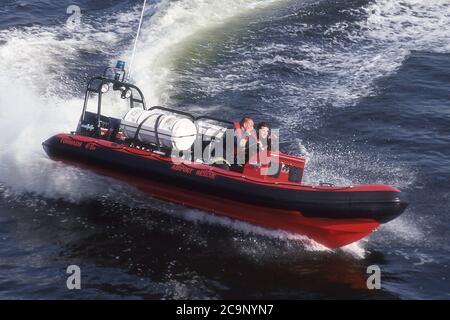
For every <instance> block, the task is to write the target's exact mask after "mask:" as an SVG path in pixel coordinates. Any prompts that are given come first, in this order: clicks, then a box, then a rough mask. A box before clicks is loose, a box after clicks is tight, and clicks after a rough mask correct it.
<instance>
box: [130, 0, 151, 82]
mask: <svg viewBox="0 0 450 320" xmlns="http://www.w3.org/2000/svg"><path fill="white" fill-rule="evenodd" d="M146 5H147V0H144V5H143V6H142V12H141V18H140V20H139V27H138V30H137V33H136V39H135V40H134V47H133V54H132V56H131V62H130V68H129V70H128V76H127V82H128V80H130V77H131V71H132V68H133V61H134V56H135V54H136V48H137V44H138V41H139V34H140V32H141V27H142V20H143V19H144V12H145V6H146Z"/></svg>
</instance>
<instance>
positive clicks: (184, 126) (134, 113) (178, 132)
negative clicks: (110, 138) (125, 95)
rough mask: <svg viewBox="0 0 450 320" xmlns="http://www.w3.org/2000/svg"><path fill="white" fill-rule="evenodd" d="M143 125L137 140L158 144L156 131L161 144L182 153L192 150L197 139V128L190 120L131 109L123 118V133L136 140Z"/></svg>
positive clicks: (164, 113)
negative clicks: (137, 131)
mask: <svg viewBox="0 0 450 320" xmlns="http://www.w3.org/2000/svg"><path fill="white" fill-rule="evenodd" d="M157 121H158V126H157V128H155V125H156V122H157ZM142 123H143V125H142V127H141V130H140V131H139V133H138V136H137V138H138V140H139V141H141V142H143V143H157V138H156V131H155V129H157V132H158V138H159V143H161V144H162V145H164V146H166V147H168V148H173V149H176V150H180V151H185V150H188V149H189V148H191V147H192V145H193V144H194V142H195V139H196V138H197V127H196V125H195V124H194V123H193V122H192V121H191V120H190V119H188V118H184V117H182V116H179V115H177V114H172V113H168V112H163V111H160V110H151V111H145V110H142V109H137V108H133V109H131V110H130V111H129V112H128V113H127V114H126V115H125V117H124V118H123V121H122V131H123V133H124V134H125V136H126V137H128V138H134V137H135V135H136V130H137V129H138V127H139V126H140V125H141V124H142Z"/></svg>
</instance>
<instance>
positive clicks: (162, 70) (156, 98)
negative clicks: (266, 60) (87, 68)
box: [126, 0, 287, 105]
mask: <svg viewBox="0 0 450 320" xmlns="http://www.w3.org/2000/svg"><path fill="white" fill-rule="evenodd" d="M278 2H280V3H281V2H287V0H227V1H221V0H195V1H192V0H180V1H161V2H160V3H158V4H157V5H156V11H155V14H154V15H153V16H152V17H151V20H150V21H147V22H146V23H145V25H144V28H143V31H142V38H141V40H140V43H139V46H138V52H137V55H136V61H135V65H136V66H138V67H137V68H135V71H134V79H135V80H136V82H137V83H139V84H141V85H143V90H144V94H145V96H146V98H147V101H149V102H150V103H151V104H154V105H165V104H167V103H168V102H169V99H170V97H169V96H168V93H169V92H170V91H171V90H172V86H173V83H174V81H176V79H177V74H176V72H174V70H173V68H174V62H175V61H176V59H177V57H180V56H181V55H183V53H184V51H183V50H184V49H185V47H186V45H187V44H189V41H190V40H191V41H196V40H197V41H198V40H199V39H198V38H196V36H197V35H198V34H199V33H201V32H203V31H205V30H208V29H214V28H217V27H219V26H220V25H223V24H226V23H232V21H233V19H234V18H237V17H240V16H242V15H245V14H250V13H253V12H255V11H256V10H258V9H262V8H266V7H268V6H270V5H273V4H275V3H278ZM126 56H130V54H129V53H128V54H127V55H126Z"/></svg>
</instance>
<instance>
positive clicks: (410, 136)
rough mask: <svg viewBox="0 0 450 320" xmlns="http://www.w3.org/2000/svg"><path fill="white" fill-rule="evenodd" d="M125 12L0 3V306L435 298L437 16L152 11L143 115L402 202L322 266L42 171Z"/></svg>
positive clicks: (300, 242) (265, 241)
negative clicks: (76, 278)
mask: <svg viewBox="0 0 450 320" xmlns="http://www.w3.org/2000/svg"><path fill="white" fill-rule="evenodd" d="M72 4H76V5H78V6H79V7H80V9H81V17H80V23H75V25H72V27H71V26H70V25H69V26H68V25H67V19H68V18H69V15H68V14H67V13H66V10H67V7H68V6H69V5H72ZM140 4H141V1H134V0H120V1H119V0H108V1H105V0H102V1H94V0H89V1H88V0H80V1H69V0H63V1H61V0H58V1H56V0H45V1H32V0H20V1H16V0H3V1H2V5H1V6H0V67H1V72H0V87H1V88H2V90H1V94H0V127H1V128H2V135H1V137H0V147H1V148H0V150H1V152H0V298H2V299H13V298H18V299H57V298H63V299H72V298H87V299H102V298H106V299H135V298H137V299H186V298H188V299H191V298H193V299H195V298H198V299H216V298H277V299H278V298H286V299H317V298H319V299H322V298H331V299H334V298H344V299H380V298H387V299H438V298H439V299H449V298H450V268H449V263H450V258H449V253H450V243H449V240H450V231H449V225H450V216H449V213H450V212H449V206H450V129H449V128H450V101H449V97H450V32H449V30H450V2H449V1H448V0H430V1H416V0H403V1H394V0H373V1H365V0H364V1H363V0H361V1H346V0H334V1H331V0H328V1H326V0H322V1H320V0H317V1H300V0H291V1H289V0H227V1H216V0H208V1H207V0H178V1H169V0H160V1H155V0H152V1H150V4H149V7H148V9H147V10H146V13H145V19H144V25H143V30H142V38H141V41H140V42H139V46H138V52H137V55H136V60H135V63H134V68H133V73H132V79H133V80H134V81H135V82H136V83H137V84H138V85H139V86H140V87H142V89H143V90H144V93H145V95H146V98H147V100H148V101H149V103H150V104H154V105H156V104H161V105H166V106H172V107H177V108H179V109H183V110H188V111H191V112H195V113H198V114H199V113H208V114H210V115H216V116H217V115H220V116H222V117H227V118H230V119H239V118H241V117H242V116H243V115H244V114H247V115H250V116H252V117H254V118H255V119H257V120H267V121H270V122H272V123H273V124H274V126H277V127H279V128H281V133H282V148H283V149H284V150H285V151H287V152H289V153H292V154H297V155H300V154H305V155H306V156H307V158H308V159H309V165H308V169H307V172H306V177H305V178H306V182H307V183H313V184H314V183H319V182H324V181H326V182H332V183H335V184H360V183H385V184H390V185H395V186H397V187H399V188H401V189H402V190H403V191H404V192H405V193H406V194H407V196H408V198H409V201H410V206H409V208H408V209H407V211H406V212H405V214H404V215H402V216H401V217H400V218H398V219H396V220H395V221H393V222H391V223H389V224H387V225H384V226H383V227H381V228H380V229H379V230H378V231H377V232H375V233H374V234H373V235H371V236H370V237H368V238H367V239H365V240H362V241H360V242H358V243H356V244H353V245H350V246H349V247H346V248H343V249H339V250H335V251H329V250H326V249H324V248H323V247H321V246H319V245H317V244H314V243H313V242H311V241H308V240H305V239H303V238H301V237H298V236H292V235H288V234H285V233H283V232H278V231H269V230H264V229H261V228H257V227H253V226H250V225H247V224H244V223H239V222H235V221H230V220H227V219H222V218H214V217H212V216H210V215H208V214H205V213H202V212H200V211H196V210H191V209H187V208H183V207H179V206H175V205H172V204H169V203H163V202H160V201H156V200H154V199H151V198H149V197H148V196H146V195H143V194H141V193H139V192H138V191H137V190H134V189H133V188H131V187H130V186H127V185H126V184H124V183H121V182H119V181H115V180H113V179H110V178H105V177H102V176H99V175H95V174H93V173H91V172H89V171H85V170H81V169H77V168H72V167H69V166H66V165H63V164H60V163H55V162H52V161H51V160H49V159H47V157H46V156H45V154H44V152H43V150H42V148H41V142H42V141H43V140H45V139H46V138H48V137H49V136H51V135H52V134H55V133H58V132H67V131H70V130H73V129H74V128H75V125H76V122H77V119H78V117H79V112H80V110H81V104H82V96H83V87H84V86H85V84H86V81H87V79H88V77H89V76H93V75H95V74H97V73H98V72H99V71H101V70H102V68H103V66H105V65H109V64H111V63H112V62H113V61H114V60H116V59H118V58H124V59H126V60H127V61H128V60H129V57H130V53H131V47H132V42H133V37H134V34H135V31H136V27H137V24H138V17H139V10H140ZM73 264H75V265H78V266H80V268H81V270H82V289H81V290H79V291H69V290H68V289H67V287H66V277H67V275H66V273H65V271H66V268H67V266H69V265H73ZM370 265H378V266H379V267H380V268H381V271H382V289H381V290H375V291H369V290H368V289H367V287H366V279H367V276H368V275H367V274H366V269H367V267H368V266H370Z"/></svg>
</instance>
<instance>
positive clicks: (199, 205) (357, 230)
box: [64, 159, 380, 249]
mask: <svg viewBox="0 0 450 320" xmlns="http://www.w3.org/2000/svg"><path fill="white" fill-rule="evenodd" d="M64 161H65V162H69V163H71V164H75V165H77V166H80V163H79V162H73V161H68V160H66V159H64ZM82 166H83V167H88V168H91V169H93V170H94V171H97V172H99V173H102V174H104V175H107V176H110V177H113V178H117V179H119V180H122V181H126V182H127V183H129V184H130V185H133V186H135V187H136V188H138V189H140V190H142V191H143V192H145V193H147V194H149V195H151V196H154V197H155V198H159V199H162V200H166V201H170V202H173V203H177V204H181V205H184V206H188V207H192V208H195V209H200V210H204V211H207V212H211V213H214V214H217V215H221V216H225V217H229V218H232V219H236V220H240V221H245V222H248V223H251V224H254V225H258V226H261V227H264V228H268V229H273V230H283V231H287V232H289V233H292V234H298V235H302V236H306V237H308V238H310V239H312V240H314V241H316V242H317V243H319V244H322V245H324V246H326V247H328V248H330V249H335V248H339V247H342V246H345V245H348V244H350V243H353V242H355V241H358V240H360V239H362V238H364V237H366V236H367V235H369V234H370V233H372V232H373V231H374V230H375V229H376V228H378V227H379V226H380V223H379V222H377V221H375V220H371V219H339V220H336V219H324V218H305V217H303V216H302V214H301V212H299V211H287V210H280V209H272V208H265V207H262V206H255V205H251V204H248V203H242V202H237V201H230V200H227V201H224V200H223V199H222V198H220V197H214V196H206V195H205V194H203V193H198V192H195V191H191V190H186V189H184V188H178V187H175V186H173V185H170V186H168V185H166V184H162V183H159V182H156V181H148V180H146V179H140V178H138V177H135V176H129V175H126V174H122V173H118V172H115V171H112V170H107V169H105V168H101V167H99V166H91V165H87V164H83V165H82Z"/></svg>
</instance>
